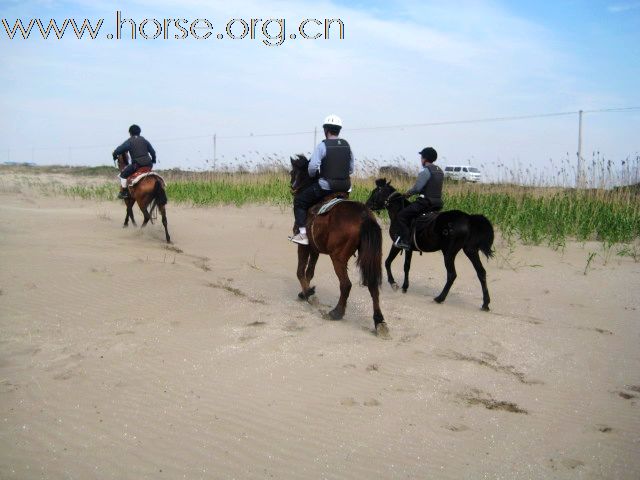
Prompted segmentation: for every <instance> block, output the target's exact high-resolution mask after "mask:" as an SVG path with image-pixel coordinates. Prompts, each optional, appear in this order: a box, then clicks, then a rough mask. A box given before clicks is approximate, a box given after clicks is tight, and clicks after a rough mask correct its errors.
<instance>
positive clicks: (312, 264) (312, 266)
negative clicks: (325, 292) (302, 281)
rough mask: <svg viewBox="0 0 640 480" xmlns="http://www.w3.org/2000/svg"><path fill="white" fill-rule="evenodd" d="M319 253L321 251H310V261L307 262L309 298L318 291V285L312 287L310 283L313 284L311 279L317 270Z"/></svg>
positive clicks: (306, 274) (306, 275)
mask: <svg viewBox="0 0 640 480" xmlns="http://www.w3.org/2000/svg"><path fill="white" fill-rule="evenodd" d="M319 255H320V252H318V251H316V250H312V251H311V252H310V253H309V263H307V271H306V273H305V277H306V279H307V286H309V287H308V290H307V298H309V297H310V296H312V295H313V294H315V293H316V287H311V286H310V285H311V280H313V276H314V274H315V272H316V263H318V256H319Z"/></svg>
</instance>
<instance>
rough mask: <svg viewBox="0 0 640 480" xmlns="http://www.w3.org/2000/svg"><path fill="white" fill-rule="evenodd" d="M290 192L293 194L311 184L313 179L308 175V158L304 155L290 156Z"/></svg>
mask: <svg viewBox="0 0 640 480" xmlns="http://www.w3.org/2000/svg"><path fill="white" fill-rule="evenodd" d="M290 173H291V184H290V186H291V193H292V194H293V195H295V194H296V193H298V192H299V191H300V190H303V189H304V188H305V187H307V186H308V185H310V184H311V182H312V181H313V179H312V178H311V177H310V176H309V160H307V157H305V156H304V155H301V154H299V155H296V156H295V157H291V172H290Z"/></svg>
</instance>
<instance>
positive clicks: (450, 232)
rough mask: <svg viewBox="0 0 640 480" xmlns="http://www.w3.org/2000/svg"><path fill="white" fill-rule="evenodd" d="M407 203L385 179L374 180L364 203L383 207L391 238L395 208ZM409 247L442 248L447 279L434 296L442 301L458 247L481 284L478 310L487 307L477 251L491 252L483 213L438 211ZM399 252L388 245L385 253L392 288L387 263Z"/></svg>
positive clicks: (484, 278)
mask: <svg viewBox="0 0 640 480" xmlns="http://www.w3.org/2000/svg"><path fill="white" fill-rule="evenodd" d="M408 204H409V201H408V200H407V199H406V198H405V197H404V195H402V194H401V193H400V192H397V191H396V189H395V188H393V187H392V186H391V183H389V182H387V181H386V180H385V179H379V180H376V188H375V189H374V190H373V191H372V192H371V195H370V196H369V199H368V200H367V206H368V207H369V208H370V209H372V210H375V211H378V210H383V209H385V208H386V209H387V211H388V212H389V218H390V220H391V227H390V228H389V234H390V235H391V238H392V239H395V238H396V237H397V236H398V232H397V231H396V225H397V224H396V221H397V220H396V219H397V216H398V212H400V210H402V209H403V208H404V207H406V206H407V205H408ZM411 243H412V248H413V250H420V251H421V252H437V251H438V250H441V251H442V255H443V256H444V266H445V267H446V269H447V283H446V284H445V286H444V289H443V290H442V292H441V293H440V295H438V296H437V297H436V298H435V299H434V300H435V301H436V302H438V303H442V302H444V300H445V299H446V298H447V294H448V293H449V289H450V288H451V285H453V282H454V280H455V279H456V276H457V274H456V266H455V260H456V255H458V252H459V251H460V250H462V251H464V253H465V255H466V256H467V257H468V258H469V260H471V263H472V264H473V267H474V268H475V270H476V273H477V274H478V279H479V280H480V285H481V286H482V310H489V301H490V299H489V290H488V289H487V272H486V271H485V269H484V267H483V266H482V262H481V261H480V255H479V253H478V252H480V251H481V252H482V253H484V254H485V255H486V257H487V258H489V257H491V256H493V251H492V245H493V226H492V225H491V222H489V220H488V219H487V218H486V217H485V216H483V215H469V214H467V213H465V212H461V211H460V210H449V211H446V212H441V213H438V216H437V218H436V219H435V220H433V222H432V223H430V224H429V226H427V227H426V228H424V229H423V230H419V231H418V232H417V233H416V234H415V236H414V238H412V239H411ZM398 253H400V248H398V247H396V246H395V245H392V246H391V251H390V252H389V256H388V257H387V259H386V260H385V262H384V265H385V267H386V269H387V279H388V281H389V283H390V284H391V286H392V287H393V288H394V289H397V288H398V286H397V284H396V281H395V280H394V279H393V274H392V273H391V263H392V262H393V260H394V258H396V256H397V255H398ZM411 256H412V250H408V251H407V252H406V253H405V258H404V283H403V284H402V291H403V292H404V293H406V292H407V289H408V288H409V269H410V268H411Z"/></svg>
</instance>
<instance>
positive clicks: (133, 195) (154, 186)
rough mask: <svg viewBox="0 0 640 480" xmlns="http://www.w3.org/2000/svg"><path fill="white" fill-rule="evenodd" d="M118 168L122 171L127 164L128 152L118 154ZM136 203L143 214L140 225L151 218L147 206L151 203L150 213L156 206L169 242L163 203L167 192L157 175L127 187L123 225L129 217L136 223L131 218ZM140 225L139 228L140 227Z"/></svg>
mask: <svg viewBox="0 0 640 480" xmlns="http://www.w3.org/2000/svg"><path fill="white" fill-rule="evenodd" d="M117 161H118V169H119V170H120V171H121V172H122V170H124V168H125V167H126V166H127V165H129V154H128V153H126V152H125V153H123V154H121V155H118V158H117ZM134 203H137V204H138V207H140V210H141V211H142V214H143V215H144V222H143V223H142V227H145V226H146V225H147V223H148V222H149V220H151V214H150V213H149V210H148V209H147V207H148V206H149V204H151V209H150V210H151V213H153V209H154V208H156V207H158V211H159V212H160V215H161V216H162V225H163V226H164V233H165V237H166V239H167V243H171V237H170V236H169V230H168V228H167V212H166V209H165V205H166V204H167V193H166V192H165V191H164V186H163V182H162V180H161V179H160V178H158V176H157V175H148V176H146V177H144V178H143V179H142V180H140V181H139V182H138V183H136V185H135V186H133V187H129V198H126V199H125V200H124V204H125V205H126V206H127V214H126V216H125V217H124V225H123V227H125V228H126V227H128V226H129V218H131V222H133V224H134V225H135V224H136V221H135V219H134V218H133V205H134ZM142 227H141V228H142Z"/></svg>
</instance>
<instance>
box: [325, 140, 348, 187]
mask: <svg viewBox="0 0 640 480" xmlns="http://www.w3.org/2000/svg"><path fill="white" fill-rule="evenodd" d="M323 142H324V144H325V146H326V147H327V154H326V155H325V157H324V158H323V159H322V163H321V164H320V176H321V177H322V178H324V179H325V180H326V181H327V183H328V184H329V187H331V190H333V191H335V192H346V191H348V190H349V189H350V188H351V180H350V179H349V167H350V166H351V147H350V146H349V144H348V143H347V141H346V140H343V139H342V138H331V139H327V140H323Z"/></svg>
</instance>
